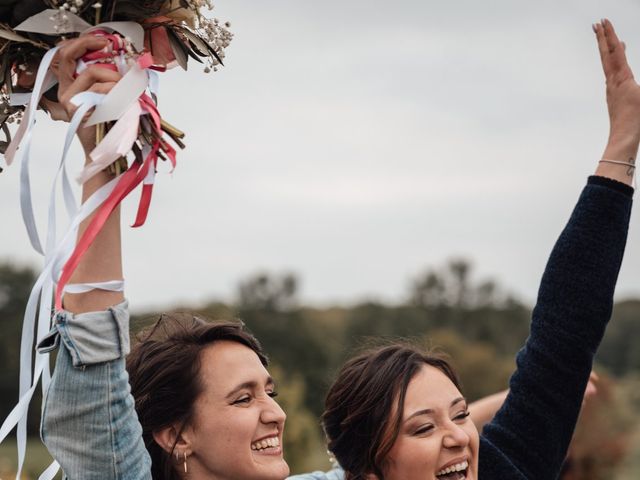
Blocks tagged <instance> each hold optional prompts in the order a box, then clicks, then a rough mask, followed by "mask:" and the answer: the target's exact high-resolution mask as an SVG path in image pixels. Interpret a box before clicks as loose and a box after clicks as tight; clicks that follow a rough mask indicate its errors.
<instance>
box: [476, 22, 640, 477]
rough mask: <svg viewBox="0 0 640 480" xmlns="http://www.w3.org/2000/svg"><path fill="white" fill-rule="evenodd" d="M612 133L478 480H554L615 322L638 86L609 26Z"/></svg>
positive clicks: (557, 253) (553, 266)
mask: <svg viewBox="0 0 640 480" xmlns="http://www.w3.org/2000/svg"><path fill="white" fill-rule="evenodd" d="M594 30H595V33H596V35H597V38H598V46H599V49H600V54H601V58H602V65H603V69H604V73H605V78H606V82H607V104H608V107H609V117H610V123H611V129H610V132H609V141H608V143H607V147H606V149H605V153H604V158H603V160H604V161H600V162H599V165H598V167H597V169H596V175H597V176H594V177H591V178H590V179H589V182H588V185H587V186H586V187H585V189H584V191H583V193H582V195H581V197H580V199H579V201H578V204H577V205H576V207H575V209H574V211H573V213H572V215H571V218H570V219H569V222H568V224H567V226H566V227H565V229H564V230H563V232H562V233H561V235H560V238H559V239H558V241H557V242H556V245H555V247H554V249H553V251H552V253H551V256H550V258H549V261H548V263H547V267H546V269H545V273H544V275H543V278H542V282H541V284H540V290H539V293H538V301H537V303H536V307H535V309H534V311H533V317H532V323H531V332H530V336H529V338H528V340H527V342H526V344H525V346H524V348H523V349H522V350H521V351H520V353H519V354H518V357H517V366H518V368H517V371H516V373H515V374H514V375H513V377H512V378H511V381H510V389H511V391H510V393H509V395H508V396H507V399H506V401H505V404H504V405H503V407H502V408H501V409H500V410H499V411H498V413H497V414H496V417H495V418H494V420H493V421H492V422H491V423H489V424H488V425H487V426H486V427H485V429H484V437H483V439H482V442H481V452H480V473H481V478H485V479H490V478H491V479H493V478H504V472H512V473H513V475H511V478H524V479H531V480H534V479H535V480H547V479H548V480H554V479H556V478H557V475H558V472H559V469H560V466H561V464H562V462H563V459H564V457H565V454H566V450H567V447H568V445H569V442H570V440H571V436H572V434H573V430H574V427H575V423H576V420H577V417H578V413H579V411H580V405H581V401H582V398H583V394H584V392H585V387H586V385H587V381H588V379H589V372H590V370H591V366H592V361H593V356H594V354H595V352H596V350H597V348H598V346H599V344H600V341H601V340H602V336H603V335H604V331H605V328H606V325H607V322H608V321H609V318H610V316H611V311H612V307H613V293H614V289H615V284H616V281H617V277H618V272H619V269H620V265H621V262H622V257H623V253H624V248H625V243H626V236H627V229H628V223H629V218H630V213H631V196H632V193H633V189H632V188H631V187H630V186H629V185H631V184H632V182H633V174H634V166H635V158H636V155H637V151H638V143H639V142H640V87H639V86H638V84H637V83H636V82H635V80H634V78H633V75H632V73H631V70H630V68H629V66H628V64H627V61H626V58H625V54H624V46H623V44H622V43H621V42H620V41H619V40H618V38H617V37H616V35H615V32H614V30H613V26H612V25H611V23H610V22H608V21H603V23H602V24H599V25H597V26H595V27H594Z"/></svg>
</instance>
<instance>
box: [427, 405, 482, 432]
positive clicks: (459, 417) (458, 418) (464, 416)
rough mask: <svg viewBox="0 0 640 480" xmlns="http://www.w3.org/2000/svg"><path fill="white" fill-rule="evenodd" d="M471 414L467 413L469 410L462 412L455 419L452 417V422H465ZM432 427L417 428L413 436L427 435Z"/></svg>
mask: <svg viewBox="0 0 640 480" xmlns="http://www.w3.org/2000/svg"><path fill="white" fill-rule="evenodd" d="M470 414H471V413H470V412H469V410H465V411H464V412H462V413H460V414H458V415H456V416H455V417H453V419H454V420H465V419H466V418H468V417H469V415H470ZM433 428H434V426H433V425H425V426H424V427H421V428H419V429H418V430H416V432H415V435H424V434H426V433H429V432H430V431H431V430H433Z"/></svg>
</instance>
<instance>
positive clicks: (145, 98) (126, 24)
mask: <svg viewBox="0 0 640 480" xmlns="http://www.w3.org/2000/svg"><path fill="white" fill-rule="evenodd" d="M212 8H213V5H212V4H211V1H210V0H0V130H1V132H0V153H1V154H3V155H4V160H5V162H6V165H7V166H11V165H12V164H13V163H18V162H19V163H20V204H21V210H22V217H23V220H24V223H25V226H26V229H27V233H28V235H29V240H30V242H31V245H32V246H33V248H34V249H35V250H36V251H37V252H39V253H40V254H41V255H42V256H43V257H44V267H43V270H42V272H41V273H40V275H39V277H38V279H37V281H36V284H35V286H34V288H33V290H32V292H31V295H30V297H29V300H28V304H27V309H26V312H25V317H24V325H23V333H22V344H21V360H20V400H19V402H18V404H17V405H16V407H15V408H14V409H13V411H12V412H11V413H10V414H9V416H8V417H7V419H5V421H4V423H3V425H2V427H1V428H0V442H1V441H3V440H4V439H5V438H6V436H7V435H8V434H9V432H10V431H11V430H12V429H13V427H14V426H16V425H17V438H18V464H19V466H18V472H17V477H18V478H19V477H20V473H21V472H20V471H21V469H22V464H23V461H24V456H25V447H26V416H27V409H28V406H29V402H30V399H31V397H32V395H33V392H34V390H35V388H36V386H37V384H38V382H39V379H40V377H42V379H43V387H44V388H46V387H47V386H48V382H49V378H50V374H49V359H48V354H47V353H37V354H36V356H35V362H34V361H33V358H32V356H33V355H32V354H33V348H34V340H37V342H40V341H41V340H42V339H44V338H45V337H46V336H47V334H48V332H49V330H50V328H51V318H50V317H51V307H52V303H54V304H55V308H56V309H60V308H61V307H62V295H63V293H64V291H73V292H78V291H86V290H88V289H91V288H96V287H99V288H104V289H112V290H118V289H121V288H122V282H119V281H113V282H106V283H101V284H92V285H68V281H69V278H70V277H71V274H72V273H73V271H74V269H75V268H76V266H77V265H78V263H79V261H80V259H81V257H82V255H83V253H84V252H85V251H86V250H87V248H88V247H89V245H90V244H91V242H92V241H93V240H94V239H95V237H96V235H97V234H98V232H99V231H100V229H101V228H102V226H103V225H104V223H105V221H106V220H107V218H108V217H109V215H110V213H111V212H112V211H113V210H114V209H115V208H116V206H117V205H118V204H119V203H120V202H121V201H122V199H123V198H124V197H126V196H127V195H128V194H129V193H131V192H132V191H133V190H134V189H135V188H136V187H137V186H138V185H140V184H142V189H141V196H140V201H139V205H138V212H137V215H136V219H135V222H134V224H133V226H134V227H137V226H141V225H142V224H144V222H145V220H146V218H147V212H148V209H149V204H150V201H151V194H152V189H153V184H154V180H155V174H156V167H157V165H158V161H159V160H166V161H168V162H169V163H170V164H171V168H172V169H173V168H175V164H176V151H175V148H174V147H173V145H177V146H178V147H180V148H184V145H183V143H182V138H183V136H184V134H183V133H182V132H181V131H180V130H178V129H176V128H175V127H172V126H171V125H170V124H169V123H167V122H166V121H164V120H163V119H162V117H161V115H160V112H159V110H158V106H157V102H158V98H157V90H158V82H159V74H160V73H161V72H163V71H165V70H167V69H168V68H172V67H174V66H180V67H182V68H183V69H185V70H186V69H187V63H188V60H189V59H192V60H195V61H197V62H199V63H201V64H202V65H203V68H204V71H205V72H207V73H208V72H210V71H212V70H213V71H216V70H217V67H218V65H221V64H222V63H223V59H224V56H225V53H224V52H225V48H226V47H227V46H228V45H229V43H230V42H231V39H232V37H233V35H232V34H231V33H230V32H229V30H228V27H229V24H228V23H226V24H221V23H220V22H219V21H218V20H217V19H211V18H209V17H207V16H205V15H204V12H205V11H207V10H211V9H212ZM80 35H96V36H101V37H104V38H105V39H107V40H108V43H107V46H106V47H105V48H103V49H102V50H99V51H90V52H87V53H86V54H85V55H84V56H83V57H82V58H81V59H80V60H79V61H78V62H77V67H76V74H79V73H81V72H82V71H83V70H84V69H86V68H88V67H89V66H91V65H97V66H99V67H101V68H108V69H111V70H114V71H117V72H118V73H120V74H121V75H122V78H121V80H120V81H119V82H118V83H117V84H116V85H115V86H114V87H113V89H112V90H111V91H110V92H109V93H108V94H106V95H104V94H96V93H93V92H89V91H87V92H83V93H80V94H78V95H76V96H75V97H74V98H73V99H72V102H73V103H75V104H76V105H77V106H78V108H77V110H76V112H75V114H74V116H73V118H71V119H70V122H69V128H68V132H67V135H66V139H65V142H64V145H63V146H62V152H61V158H60V163H59V168H58V173H57V174H56V176H55V178H54V180H53V184H52V191H51V196H50V202H49V209H48V210H49V212H48V229H47V236H46V242H45V243H44V244H43V243H42V242H41V241H40V236H39V233H38V229H37V227H36V222H35V217H34V211H33V205H32V200H31V191H30V176H29V163H30V156H29V150H30V144H31V137H32V131H33V128H34V125H35V117H36V111H37V110H38V109H39V108H40V109H43V110H45V111H49V112H50V113H51V114H52V117H53V116H55V111H54V110H55V109H56V108H59V105H58V104H57V103H56V101H57V87H56V85H57V78H56V76H55V73H54V69H52V68H51V67H52V61H53V60H54V56H55V53H56V51H57V50H58V48H60V47H59V44H60V42H61V41H62V40H64V39H68V38H73V37H76V36H80ZM81 124H82V125H83V126H92V125H95V126H96V128H95V130H96V146H95V148H94V149H93V151H92V152H91V153H90V159H91V162H90V163H88V165H87V166H86V167H85V168H84V170H83V171H82V172H81V173H80V175H79V176H78V178H77V180H78V182H79V183H84V182H86V181H87V180H88V179H90V178H91V177H92V176H94V175H95V174H96V173H98V172H100V171H101V170H104V169H109V171H111V172H112V173H113V175H114V178H113V180H112V181H111V182H109V183H107V184H106V185H105V186H103V187H102V188H101V189H100V190H98V191H97V192H96V193H95V194H94V195H93V196H92V197H91V198H89V199H88V200H87V201H86V202H85V203H84V204H83V205H82V206H80V207H78V206H77V205H76V201H75V198H74V194H73V192H72V189H71V182H70V180H69V177H68V173H67V167H66V160H67V151H68V149H69V146H70V144H71V142H72V140H73V138H74V136H75V133H76V131H77V129H78V128H79V127H80V126H81ZM10 127H12V128H13V129H14V130H15V133H14V134H13V136H12V135H11V129H12V128H10ZM0 171H1V169H0ZM0 178H1V177H0ZM58 183H61V188H62V194H63V198H64V204H65V207H66V211H67V215H68V216H69V219H70V221H69V226H68V228H67V230H66V231H65V233H64V234H63V235H61V237H60V238H57V235H56V230H57V229H56V206H55V199H56V193H57V188H58V187H57V185H58ZM93 212H95V215H94V217H93V218H92V220H91V222H90V225H89V226H88V228H87V229H86V231H85V232H84V233H83V235H82V237H81V238H79V239H78V240H77V242H76V237H77V233H78V227H79V225H80V223H81V222H82V221H83V220H84V219H86V218H87V217H88V216H89V215H91V214H92V213H93ZM57 470H58V466H57V464H55V462H54V464H52V465H51V466H50V467H49V469H47V471H46V472H45V473H43V475H42V476H41V477H40V478H42V479H49V478H53V476H54V475H55V473H56V472H57Z"/></svg>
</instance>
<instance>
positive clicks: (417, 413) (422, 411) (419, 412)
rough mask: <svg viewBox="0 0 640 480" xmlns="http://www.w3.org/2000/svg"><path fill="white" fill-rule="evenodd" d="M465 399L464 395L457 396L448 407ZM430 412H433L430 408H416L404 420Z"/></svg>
mask: <svg viewBox="0 0 640 480" xmlns="http://www.w3.org/2000/svg"><path fill="white" fill-rule="evenodd" d="M466 401H467V399H466V398H464V397H458V398H456V399H454V400H453V401H452V402H451V405H449V408H451V407H453V406H454V405H456V404H458V403H460V402H466ZM430 413H433V410H432V409H431V408H425V409H423V410H418V411H417V412H413V413H412V414H411V415H410V416H409V417H408V418H407V419H406V420H405V422H408V421H409V420H411V419H412V418H414V417H419V416H420V415H429V414H430Z"/></svg>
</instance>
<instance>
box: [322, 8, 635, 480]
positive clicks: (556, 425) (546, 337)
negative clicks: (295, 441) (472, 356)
mask: <svg viewBox="0 0 640 480" xmlns="http://www.w3.org/2000/svg"><path fill="white" fill-rule="evenodd" d="M594 32H595V33H596V36H597V39H598V45H599V50H600V54H601V59H602V65H603V69H604V73H605V77H606V81H607V104H608V107H609V117H610V126H611V129H610V134H609V143H608V145H607V147H606V149H605V152H604V155H603V158H602V160H601V161H600V162H599V164H598V167H597V169H596V176H593V177H590V178H589V181H588V184H587V186H586V187H585V189H584V190H583V192H582V195H581V197H580V199H579V201H578V204H577V205H576V207H575V209H574V211H573V214H572V216H571V218H570V220H569V223H568V224H567V226H566V227H565V229H564V231H563V232H562V234H561V236H560V238H559V239H558V241H557V243H556V245H555V248H554V250H553V252H552V253H551V256H550V258H549V261H548V264H547V267H546V270H545V273H544V275H543V278H542V282H541V285H540V290H539V293H538V300H537V304H536V307H535V309H534V312H533V318H532V323H531V332H530V336H529V338H528V339H527V342H526V344H525V346H524V347H523V349H522V350H521V351H520V352H519V353H518V356H517V366H518V368H517V370H516V372H515V373H514V375H513V376H512V378H511V380H510V392H509V394H508V396H507V398H506V401H505V403H504V405H503V406H502V408H501V409H500V410H499V411H498V413H497V415H496V417H495V418H494V419H493V420H492V421H491V422H490V423H489V424H488V425H487V426H486V427H485V428H484V430H483V435H482V436H479V435H478V431H477V429H476V427H475V426H474V424H473V423H472V422H470V421H469V419H468V416H469V411H468V407H467V402H466V400H465V398H464V396H463V395H462V394H461V392H460V385H459V382H458V380H457V378H456V376H455V374H454V373H453V371H452V369H451V368H450V366H449V365H448V364H447V363H446V362H444V361H443V360H442V359H441V358H440V357H438V356H434V355H431V354H428V353H424V352H422V351H420V350H418V349H416V348H414V347H411V346H406V345H391V346H387V347H383V348H379V349H376V350H373V351H370V352H367V353H364V354H362V355H359V356H357V357H356V358H353V359H352V360H350V361H349V362H347V364H346V365H345V366H344V367H343V368H342V370H341V371H340V373H339V374H338V378H337V379H336V381H335V382H334V384H333V385H332V386H331V388H330V390H329V393H328V395H327V399H326V408H325V412H324V414H323V417H322V419H323V425H324V428H325V432H326V435H327V439H328V446H329V450H330V451H331V452H332V453H333V454H334V455H335V457H336V459H337V460H338V462H339V463H340V464H341V465H342V467H343V468H344V469H345V471H346V478H347V480H365V479H379V480H382V479H385V480H414V479H415V480H417V479H425V478H426V479H438V480H462V479H466V480H475V479H477V478H486V479H503V478H511V479H514V478H517V479H531V480H533V479H535V480H541V479H549V480H551V479H555V478H557V476H558V474H559V472H560V468H561V466H562V463H563V461H564V458H565V455H566V451H567V448H568V446H569V442H570V440H571V436H572V434H573V430H574V427H575V423H576V421H577V417H578V413H579V410H580V406H581V402H582V398H583V394H584V393H585V387H586V386H587V382H588V379H589V375H590V371H591V366H592V360H593V356H594V354H595V351H596V350H597V348H598V345H599V343H600V341H601V339H602V336H603V334H604V331H605V328H606V324H607V322H608V320H609V318H610V316H611V309H612V305H613V293H614V288H615V284H616V280H617V276H618V271H619V268H620V264H621V262H622V257H623V253H624V247H625V243H626V235H627V228H628V222H629V216H630V210H631V197H632V194H633V188H632V187H631V186H630V185H631V184H632V183H633V176H634V173H635V159H636V155H637V152H638V143H639V142H640V86H639V85H638V84H637V83H636V82H635V80H634V78H633V74H632V72H631V70H630V68H629V66H628V64H627V61H626V57H625V51H624V50H625V47H624V44H623V43H621V42H620V41H619V40H618V38H617V36H616V34H615V31H614V29H613V26H612V25H611V23H610V22H609V21H608V20H603V21H602V23H600V24H597V25H594ZM320 478H321V477H320Z"/></svg>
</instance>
